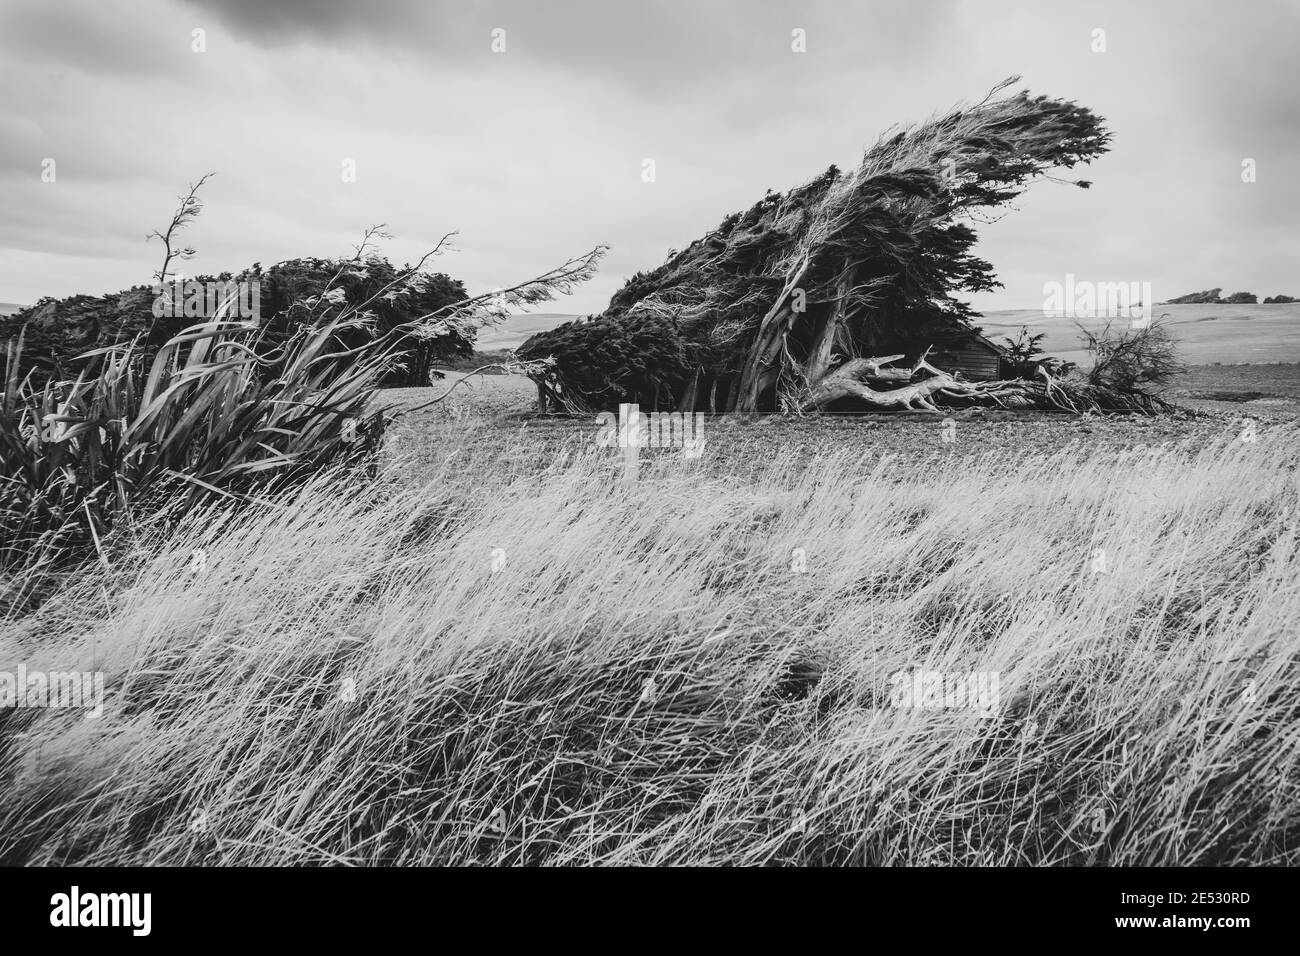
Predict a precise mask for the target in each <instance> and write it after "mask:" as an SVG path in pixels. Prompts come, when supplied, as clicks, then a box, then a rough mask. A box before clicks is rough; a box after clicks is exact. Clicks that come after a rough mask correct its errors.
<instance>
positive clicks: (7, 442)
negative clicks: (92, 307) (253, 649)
mask: <svg viewBox="0 0 1300 956" xmlns="http://www.w3.org/2000/svg"><path fill="white" fill-rule="evenodd" d="M365 324H366V323H365V319H364V318H363V317H362V316H360V315H358V314H357V313H356V312H355V310H354V311H352V312H350V313H349V312H347V311H344V312H343V313H341V314H339V315H336V316H334V317H330V318H325V319H322V320H321V321H320V322H319V323H318V324H316V325H314V326H312V327H305V328H303V329H301V330H299V331H298V332H297V333H296V334H294V335H292V336H290V337H289V339H288V340H287V341H285V342H283V343H281V344H280V345H279V346H278V347H274V348H272V347H270V346H269V345H267V344H266V343H264V342H263V338H264V335H265V330H262V329H259V328H258V327H257V326H256V325H255V324H248V323H243V322H238V321H231V320H229V319H227V318H225V317H223V316H218V317H217V318H214V319H213V320H211V321H206V322H201V323H198V324H195V325H193V326H190V327H189V328H186V329H184V330H183V331H182V332H180V333H179V334H178V335H176V336H175V337H173V338H172V339H171V340H169V341H168V342H167V343H166V344H165V345H164V346H163V347H162V348H161V349H160V350H159V351H158V353H157V355H156V356H154V358H153V359H152V361H151V362H150V364H149V365H148V366H147V367H146V366H145V364H144V362H143V351H144V346H143V344H142V343H141V342H140V341H135V342H130V343H125V344H123V345H121V346H116V347H113V348H107V349H100V350H96V351H94V352H90V353H88V356H89V357H90V358H91V359H92V360H93V361H92V364H91V365H90V366H89V367H87V368H84V369H83V370H82V371H81V373H80V374H79V375H78V376H77V378H76V379H75V380H74V381H63V380H59V379H58V378H52V379H50V380H48V381H44V382H42V383H40V384H33V382H32V381H31V380H30V379H29V380H27V381H22V382H20V381H19V378H18V369H19V357H20V353H21V351H22V337H21V336H19V337H18V338H17V339H16V340H14V341H11V342H9V343H8V344H7V345H8V347H7V355H6V359H7V361H6V362H5V369H6V371H7V375H3V376H0V379H3V380H4V381H3V385H4V392H3V394H0V574H4V573H5V572H8V573H9V575H10V577H9V578H8V579H4V580H3V583H4V584H5V588H4V593H3V595H0V597H3V598H4V600H5V601H6V602H7V601H18V602H19V603H21V602H22V600H23V596H24V595H25V594H27V593H28V592H31V591H33V590H35V591H39V590H40V587H39V585H38V584H37V583H36V582H38V581H39V580H40V579H41V576H42V573H43V572H46V571H49V570H50V569H51V568H60V567H65V566H67V567H75V566H76V564H77V563H78V562H79V561H80V560H82V559H83V558H84V557H85V554H86V552H87V551H91V552H92V553H93V552H94V551H98V552H99V555H100V558H101V560H106V558H105V555H104V553H103V543H104V539H105V538H106V537H107V536H108V535H109V533H110V532H111V531H112V529H113V526H114V524H115V523H116V522H118V521H120V520H123V519H126V518H127V517H129V514H130V511H131V508H132V506H133V505H138V504H140V503H144V504H146V505H148V504H150V503H155V502H157V501H158V500H160V499H161V498H163V497H166V499H167V500H168V501H169V503H170V506H171V507H172V508H173V509H175V510H178V511H184V510H185V509H187V508H188V507H190V506H192V505H193V504H194V503H196V502H198V501H200V500H202V499H203V498H205V497H208V496H210V495H212V494H224V495H227V496H231V497H235V496H240V495H248V494H253V493H257V492H267V491H269V490H270V489H271V488H272V487H273V486H274V485H275V484H276V483H283V482H286V481H290V480H292V479H294V478H301V477H302V476H304V475H305V474H309V473H311V472H312V471H314V470H316V469H319V468H321V467H325V466H327V465H329V464H331V463H335V462H339V461H342V460H357V459H359V458H361V457H363V456H364V455H366V454H367V453H369V452H370V451H373V450H374V448H376V447H377V446H378V442H379V438H380V436H381V433H382V427H383V419H382V415H381V414H380V413H379V412H378V410H377V409H375V408H373V407H371V406H372V403H373V400H374V398H375V396H376V395H377V394H378V386H379V379H380V376H381V375H382V374H383V373H384V371H386V370H387V369H388V368H389V367H390V366H391V364H392V362H393V357H392V354H391V348H388V347H385V344H384V343H382V342H380V341H376V340H372V341H371V342H369V343H367V344H366V345H365V346H363V347H362V348H360V349H349V348H348V347H347V346H346V345H344V344H343V342H342V341H341V338H340V336H341V334H343V333H345V332H347V331H348V330H351V329H354V328H357V327H361V326H364V325H365ZM349 420H350V421H351V429H350V430H349V429H347V428H345V425H346V423H347V422H348V421H349ZM146 510H147V509H146Z"/></svg>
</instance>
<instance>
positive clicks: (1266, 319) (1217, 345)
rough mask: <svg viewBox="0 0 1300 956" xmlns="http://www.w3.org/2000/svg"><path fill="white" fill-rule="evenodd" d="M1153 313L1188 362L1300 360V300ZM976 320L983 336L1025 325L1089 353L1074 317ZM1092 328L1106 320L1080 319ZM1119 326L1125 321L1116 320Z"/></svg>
mask: <svg viewBox="0 0 1300 956" xmlns="http://www.w3.org/2000/svg"><path fill="white" fill-rule="evenodd" d="M1151 315H1152V317H1153V318H1156V319H1159V318H1160V317H1161V316H1162V315H1164V316H1165V318H1164V319H1163V322H1164V324H1165V325H1166V326H1167V327H1168V328H1169V330H1170V332H1171V333H1172V334H1173V336H1174V338H1175V340H1176V341H1177V343H1178V349H1179V357H1180V358H1181V359H1182V360H1183V361H1184V362H1186V363H1188V364H1189V365H1210V364H1212V363H1214V362H1222V363H1224V364H1237V363H1241V362H1300V303H1287V304H1285V305H1156V306H1152V308H1151ZM976 321H977V324H978V325H979V326H980V327H981V328H982V329H983V330H984V334H985V336H987V337H988V338H990V339H992V340H993V341H995V342H997V343H998V344H999V345H1001V344H1003V343H1002V339H1003V337H1004V336H1010V337H1012V338H1015V336H1016V333H1017V332H1018V331H1019V330H1020V327H1021V326H1022V325H1027V326H1029V329H1030V331H1032V332H1044V333H1046V338H1044V339H1043V343H1042V345H1043V349H1044V350H1045V351H1046V352H1047V354H1049V355H1055V356H1058V357H1060V358H1063V359H1068V360H1070V361H1073V362H1083V361H1085V360H1086V358H1087V356H1086V353H1084V352H1083V351H1082V349H1081V347H1080V342H1079V330H1078V328H1077V327H1076V326H1075V320H1074V319H1071V318H1063V317H1060V316H1050V317H1049V316H1044V315H1043V313H1042V311H1041V310H1039V309H1019V310H1012V311H1005V312H986V313H985V314H984V316H983V318H980V319H978V320H976ZM1080 321H1081V322H1082V323H1083V324H1084V325H1086V326H1087V327H1088V328H1090V329H1095V328H1100V327H1101V326H1103V325H1105V324H1106V320H1105V319H1104V318H1103V319H1081V320H1080ZM1114 321H1115V325H1116V327H1120V326H1122V325H1125V324H1127V321H1126V320H1124V319H1115V320H1114Z"/></svg>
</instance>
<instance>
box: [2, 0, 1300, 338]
mask: <svg viewBox="0 0 1300 956" xmlns="http://www.w3.org/2000/svg"><path fill="white" fill-rule="evenodd" d="M497 28H500V29H504V30H505V31H506V32H505V38H506V52H504V53H494V52H492V48H491V43H492V31H493V30H494V29H497ZM794 28H802V29H804V30H805V31H806V32H807V53H804V54H798V53H793V52H792V51H791V49H790V37H791V30H792V29H794ZM1097 28H1101V29H1104V30H1105V31H1106V52H1104V53H1094V52H1093V51H1092V49H1091V46H1092V43H1093V31H1094V29H1097ZM195 29H202V30H204V31H205V33H206V37H205V39H206V52H203V53H195V52H193V51H192V49H191V46H192V42H193V41H192V31H194V30H195ZM1297 38H1300V3H1297V2H1295V0H1252V2H1250V3H1242V4H1237V5H1230V4H1226V3H1222V2H1208V0H1127V2H1115V3H1079V2H1064V0H1062V2H1043V0H1024V2H993V0H967V2H959V0H905V2H904V0H899V2H862V3H850V2H844V0H840V2H829V3H806V2H805V3H786V2H780V3H778V2H756V0H750V2H739V0H733V2H721V0H716V2H710V3H702V2H699V0H695V2H681V0H661V2H655V3H640V2H636V3H634V2H630V0H604V2H594V0H593V2H587V0H582V2H576V0H569V2H563V0H552V2H539V0H511V2H486V0H484V2H469V0H462V2H457V3H450V2H444V3H429V2H419V3H417V2H411V3H397V2H341V0H330V2H311V3H308V2H306V0H298V2H269V0H95V2H79V3H78V2H74V3H50V2H48V0H33V2H27V0H0V301H7V302H19V303H26V302H32V301H34V300H35V299H37V298H39V297H40V296H42V295H60V296H61V295H68V294H72V293H76V292H87V293H100V292H106V291H111V290H117V289H119V288H123V287H126V286H129V285H132V284H134V283H138V282H145V281H148V277H149V275H150V274H151V273H152V272H153V271H154V270H155V269H156V268H157V266H158V263H159V261H160V258H161V257H160V250H159V248H158V247H157V246H156V245H149V244H146V243H145V242H144V236H145V234H146V233H147V232H149V231H150V230H152V229H154V228H157V227H159V226H161V225H163V224H164V223H165V222H166V220H167V218H168V216H169V214H170V211H171V209H172V208H173V207H174V205H175V201H176V195H177V194H178V193H179V192H182V191H183V190H184V188H185V186H186V184H187V183H188V182H190V181H192V180H195V179H197V178H198V177H199V176H200V175H201V174H203V173H204V172H207V171H209V170H215V171H216V172H217V176H216V177H215V178H214V179H213V180H212V181H211V183H210V184H209V186H208V187H207V188H206V190H205V200H206V208H205V210H204V213H203V215H202V217H201V218H200V219H199V221H198V222H197V223H196V224H195V225H194V226H193V227H192V228H191V230H190V232H189V233H188V235H187V241H189V242H190V243H191V244H193V245H195V246H196V247H197V248H198V249H199V253H200V255H199V256H198V258H197V259H196V260H195V261H194V262H192V263H191V264H190V265H189V266H188V267H187V270H188V271H190V272H218V271H221V270H223V269H231V270H235V269H239V268H241V267H243V266H246V265H248V264H250V263H252V262H253V261H261V262H263V263H270V262H275V261H279V260H281V259H286V258H292V257H297V256H307V255H315V256H329V255H337V254H340V253H342V252H344V251H346V250H348V249H350V248H351V247H352V246H353V245H355V243H356V242H357V241H358V239H359V237H360V235H361V233H362V231H363V230H364V229H365V228H366V227H367V226H369V225H371V224H374V223H379V222H383V223H387V224H388V228H389V231H390V232H392V233H393V234H394V236H395V238H394V239H393V240H392V241H391V242H389V243H387V244H386V246H385V249H384V251H385V252H386V253H387V254H388V255H389V257H390V258H392V259H394V260H395V261H398V262H401V261H404V260H412V259H415V258H417V257H418V256H419V255H420V254H421V253H422V252H423V251H424V250H425V249H427V248H428V247H430V246H432V245H433V243H434V242H435V241H436V240H437V238H438V237H439V236H440V235H442V234H443V233H444V232H446V231H448V230H452V229H456V230H459V232H460V236H459V240H458V251H456V252H455V253H453V254H451V255H449V256H447V257H446V258H444V259H442V260H441V261H440V262H439V266H438V267H439V268H441V269H445V270H446V271H448V272H450V273H451V274H452V275H455V276H456V277H458V278H461V279H463V280H464V281H465V282H466V284H467V285H468V286H470V288H471V289H474V290H484V289H490V288H492V287H494V286H498V285H504V284H508V283H510V282H511V281H515V280H519V279H522V278H526V277H528V276H531V275H534V274H536V273H538V272H540V271H542V270H544V269H546V268H548V267H550V266H552V265H555V264H557V263H558V262H559V261H561V260H563V259H566V258H569V257H570V256H573V255H577V254H579V253H582V252H584V251H586V250H587V249H590V248H591V247H592V246H593V245H595V244H596V243H599V242H608V243H610V244H611V245H612V246H613V251H612V252H611V254H610V256H609V258H608V259H607V260H606V262H605V264H604V266H603V268H602V271H601V274H600V276H599V278H598V279H596V280H594V281H593V282H592V283H590V284H589V285H588V286H587V287H585V288H584V289H583V290H581V291H580V292H578V293H577V294H575V295H574V296H572V297H570V298H568V299H565V300H562V301H560V302H558V303H556V304H555V305H553V306H550V307H548V308H549V309H550V310H553V311H564V312H583V313H585V312H594V311H599V310H600V309H602V308H603V307H604V305H605V303H606V302H607V301H608V299H609V296H610V295H611V294H612V293H613V291H614V290H615V289H616V288H617V287H618V286H619V285H620V284H621V283H622V281H623V280H624V279H625V278H626V277H627V276H628V275H630V274H632V273H633V272H635V271H637V270H638V269H644V268H649V267H652V266H654V265H656V264H658V263H659V262H661V261H663V259H664V257H665V255H666V254H667V252H668V250H669V249H670V248H674V247H681V246H682V245H684V244H686V243H688V242H690V241H691V240H692V239H694V238H695V237H697V236H699V235H700V234H702V233H703V232H705V231H706V230H708V229H710V228H711V227H713V226H714V225H716V224H717V222H718V221H719V220H720V219H722V217H723V216H725V215H726V214H727V213H729V212H732V211H735V210H738V209H742V208H745V207H747V206H749V205H750V204H752V203H753V202H754V201H756V200H757V199H758V198H759V197H761V196H762V194H763V192H764V190H766V189H768V188H773V189H785V188H787V187H789V186H792V185H795V184H797V183H800V182H803V181H805V180H807V179H809V178H811V177H812V176H814V175H815V174H817V173H819V172H820V171H822V170H824V169H825V168H826V167H827V166H828V165H830V164H831V163H838V164H840V165H841V166H845V167H847V166H851V165H854V164H855V163H856V162H857V159H858V158H859V157H860V155H861V152H862V150H863V149H864V148H866V147H867V146H869V145H870V144H871V142H873V141H874V139H875V138H876V136H877V135H878V134H879V133H880V132H881V131H883V130H884V129H885V128H886V127H888V126H890V125H892V124H894V123H901V122H911V121H917V120H921V119H924V118H925V117H927V116H928V115H930V114H931V113H933V112H935V111H936V110H939V109H942V108H946V107H948V106H950V105H952V104H953V103H955V102H956V101H958V100H960V99H978V98H979V97H981V96H982V95H983V94H984V93H985V92H986V91H987V90H988V89H989V87H991V86H993V85H994V84H995V83H996V82H998V81H999V80H1001V79H1002V78H1003V77H1005V76H1008V75H1010V74H1013V73H1018V74H1021V75H1022V76H1023V77H1024V84H1025V85H1026V86H1028V87H1029V88H1031V89H1032V90H1034V91H1035V92H1041V93H1046V94H1050V95H1053V96H1061V97H1066V98H1069V99H1075V100H1078V101H1080V102H1081V103H1083V104H1085V105H1087V106H1090V107H1092V108H1093V109H1095V110H1096V111H1098V112H1099V113H1101V114H1102V115H1103V116H1105V117H1106V119H1107V121H1108V124H1109V126H1110V128H1111V129H1112V130H1113V131H1114V133H1115V140H1114V144H1113V151H1112V152H1111V153H1110V154H1108V155H1107V156H1105V157H1103V158H1102V159H1101V160H1100V161H1099V162H1097V163H1095V164H1094V165H1093V166H1092V167H1091V168H1090V169H1089V170H1088V171H1087V172H1086V173H1085V174H1084V175H1085V176H1086V177H1087V178H1089V179H1091V180H1093V182H1094V183H1095V185H1094V188H1093V189H1092V190H1091V191H1087V192H1085V191H1083V190H1078V189H1072V188H1069V187H1066V186H1059V185H1054V184H1051V183H1047V184H1043V185H1040V186H1038V187H1036V188H1035V189H1034V190H1033V191H1031V192H1030V193H1029V194H1028V195H1027V196H1026V197H1024V199H1023V200H1022V201H1021V203H1020V204H1019V205H1020V208H1019V209H1018V210H1015V211H1012V212H1010V213H1008V214H1007V215H1006V216H1005V217H1003V218H1002V219H1000V220H999V221H998V222H996V223H994V224H991V225H988V226H984V227H982V230H981V234H982V236H983V237H984V238H983V242H982V244H981V247H980V251H981V253H982V254H983V255H985V256H986V257H987V258H989V259H990V260H991V261H992V262H993V263H994V265H995V266H996V267H997V269H998V272H999V275H1000V276H1001V278H1002V279H1003V281H1004V282H1005V283H1006V289H1005V290H1003V291H1002V292H999V293H996V294H991V295H983V296H980V297H978V298H976V299H975V302H976V305H977V307H980V308H984V309H995V308H1034V307H1038V306H1040V305H1041V304H1042V286H1043V283H1044V282H1047V281H1051V280H1061V279H1063V277H1064V275H1065V273H1067V272H1072V273H1074V274H1075V275H1076V276H1078V277H1080V278H1085V279H1095V280H1098V281H1120V280H1126V281H1148V282H1151V283H1152V285H1153V289H1154V292H1155V296H1156V298H1158V299H1159V298H1167V297H1169V296H1173V295H1178V294H1180V293H1183V292H1188V291H1193V290H1199V289H1202V288H1205V287H1209V286H1224V287H1225V292H1233V291H1237V290H1239V289H1245V290H1250V291H1253V292H1256V293H1258V294H1260V295H1261V296H1263V295H1272V294H1274V293H1276V292H1287V293H1290V294H1297V295H1300V281H1297V279H1300V277H1297V276H1296V263H1297V262H1298V261H1300V235H1298V234H1297V230H1296V228H1295V227H1296V224H1297V219H1298V217H1297V213H1298V212H1300V181H1298V180H1297V176H1296V173H1297V168H1296V167H1297V163H1296V158H1297V156H1298V155H1300V142H1298V140H1300V94H1297V86H1296V82H1295V72H1296V63H1295V52H1294V51H1295V46H1296V41H1297ZM46 158H52V159H54V160H55V162H56V164H57V167H56V168H57V179H56V181H55V182H54V183H46V182H42V180H41V172H42V162H43V161H44V160H45V159H46ZM345 158H352V159H355V161H356V169H357V181H356V182H355V183H345V182H343V181H342V177H341V175H340V172H341V164H342V162H343V160H344V159H345ZM645 158H653V159H654V160H655V164H656V169H657V174H658V178H657V181H656V182H654V183H645V182H642V178H641V169H642V166H641V164H642V160H643V159H645ZM1245 158H1251V159H1254V160H1255V162H1256V164H1257V181H1256V182H1254V183H1243V182H1242V177H1241V170H1242V161H1243V159H1245Z"/></svg>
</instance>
